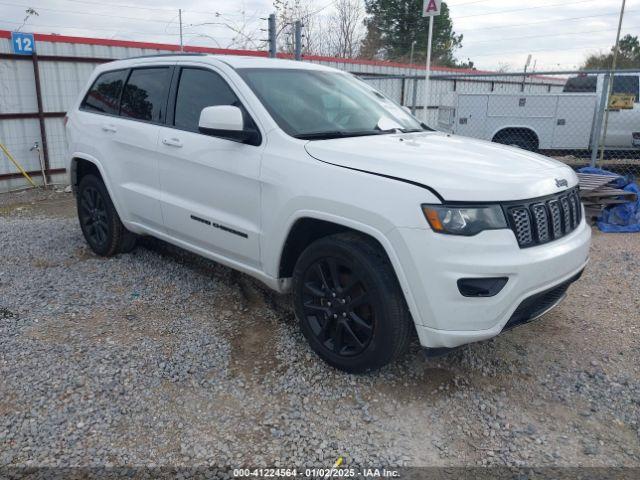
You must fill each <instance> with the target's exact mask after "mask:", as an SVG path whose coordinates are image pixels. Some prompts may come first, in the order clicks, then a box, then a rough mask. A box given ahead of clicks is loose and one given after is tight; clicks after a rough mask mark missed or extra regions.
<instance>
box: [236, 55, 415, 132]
mask: <svg viewBox="0 0 640 480" xmlns="http://www.w3.org/2000/svg"><path fill="white" fill-rule="evenodd" d="M238 72H239V73H240V75H241V76H242V78H243V79H244V80H245V82H247V84H248V85H249V87H250V88H251V89H252V90H253V92H254V93H255V94H256V95H257V96H258V98H259V99H260V101H261V102H262V103H263V105H264V106H265V107H266V109H267V110H268V111H269V113H270V114H271V116H272V117H273V119H274V120H275V121H276V122H277V123H278V125H279V126H280V128H282V129H283V130H284V131H285V132H287V133H288V134H289V135H291V136H293V137H296V138H306V139H320V138H337V137H348V136H357V135H376V134H382V133H389V132H395V131H398V130H399V131H403V132H415V131H422V130H424V128H423V126H422V125H421V123H420V122H419V121H418V120H416V119H415V118H414V117H413V116H411V115H410V114H409V113H407V112H406V111H404V110H403V109H402V107H400V106H399V105H397V104H396V103H394V102H392V101H391V100H389V99H388V98H386V97H385V96H384V95H382V94H381V93H379V92H377V91H375V90H373V89H372V88H370V87H369V86H368V85H367V84H365V83H364V82H362V81H360V80H358V79H356V78H354V77H352V76H351V75H349V74H346V73H341V72H327V71H321V70H302V69H300V70H298V69H270V68H269V69H267V68H248V69H239V70H238Z"/></svg>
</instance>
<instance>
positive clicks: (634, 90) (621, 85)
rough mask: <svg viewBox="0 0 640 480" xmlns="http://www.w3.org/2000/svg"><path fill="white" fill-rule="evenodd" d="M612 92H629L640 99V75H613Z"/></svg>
mask: <svg viewBox="0 0 640 480" xmlns="http://www.w3.org/2000/svg"><path fill="white" fill-rule="evenodd" d="M612 93H614V94H616V93H628V94H631V95H633V96H634V97H635V101H636V102H637V101H638V77H637V76H635V75H616V76H614V77H613V90H612Z"/></svg>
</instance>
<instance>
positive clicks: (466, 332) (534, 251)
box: [390, 220, 591, 348]
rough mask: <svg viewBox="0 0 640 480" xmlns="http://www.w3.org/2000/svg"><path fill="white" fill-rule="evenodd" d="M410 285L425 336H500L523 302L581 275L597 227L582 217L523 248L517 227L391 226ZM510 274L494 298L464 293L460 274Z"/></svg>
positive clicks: (439, 344) (456, 341) (433, 339)
mask: <svg viewBox="0 0 640 480" xmlns="http://www.w3.org/2000/svg"><path fill="white" fill-rule="evenodd" d="M390 236H391V237H392V241H393V243H394V244H395V245H396V251H398V252H399V255H398V256H399V261H400V264H401V267H402V269H403V272H404V276H405V278H406V281H407V284H408V287H407V289H408V290H409V291H408V292H407V294H408V296H409V297H410V298H409V302H408V303H409V305H410V307H411V313H412V315H413V318H414V321H415V324H416V330H417V332H418V336H419V338H420V343H421V344H422V345H423V346H424V347H427V348H452V347H456V346H459V345H463V344H465V343H471V342H476V341H481V340H485V339H488V338H491V337H494V336H496V335H498V334H499V333H500V332H501V331H502V330H503V329H504V328H505V327H506V326H507V323H508V322H509V320H510V319H511V318H512V317H513V316H514V314H515V313H516V309H517V308H518V307H519V306H520V305H521V304H523V302H524V301H525V300H526V299H528V298H531V297H532V296H534V295H536V294H539V293H541V292H546V291H548V290H550V289H552V288H554V287H556V286H559V285H561V284H563V283H565V282H568V283H571V282H570V281H571V279H572V278H573V277H575V276H576V275H578V274H579V273H580V272H581V271H582V270H583V269H584V267H585V265H586V263H587V261H588V256H589V246H590V239H591V229H590V227H589V226H588V225H587V224H586V222H585V221H584V220H582V222H581V224H580V225H579V226H578V227H577V228H576V229H575V230H574V231H573V232H571V233H570V234H569V235H567V236H566V237H563V238H561V239H559V240H556V241H554V242H550V243H547V244H544V245H539V246H536V247H530V248H526V249H521V248H520V247H518V244H517V242H516V239H515V236H514V234H513V232H512V231H510V230H492V231H485V232H482V233H480V234H478V235H476V236H473V237H456V236H451V235H441V234H437V233H434V232H432V231H430V230H424V229H411V228H398V229H396V230H394V231H392V232H391V234H390ZM469 277H471V278H478V277H507V278H508V281H507V284H506V285H505V286H504V288H503V289H502V290H501V291H500V292H499V293H498V294H497V295H495V296H493V297H479V298H470V297H464V296H462V294H461V293H460V291H459V290H458V287H457V280H458V279H460V278H469Z"/></svg>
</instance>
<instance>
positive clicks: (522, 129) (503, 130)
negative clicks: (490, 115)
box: [491, 125, 540, 149]
mask: <svg viewBox="0 0 640 480" xmlns="http://www.w3.org/2000/svg"><path fill="white" fill-rule="evenodd" d="M507 135H520V136H529V138H531V139H533V140H534V142H535V148H536V149H537V148H539V147H540V135H538V132H537V131H536V129H535V128H534V127H532V126H530V125H509V126H506V127H505V126H502V127H500V128H499V129H497V130H496V131H495V132H494V133H493V135H492V136H491V141H492V142H496V139H497V138H499V137H503V136H507ZM498 143H500V142H498Z"/></svg>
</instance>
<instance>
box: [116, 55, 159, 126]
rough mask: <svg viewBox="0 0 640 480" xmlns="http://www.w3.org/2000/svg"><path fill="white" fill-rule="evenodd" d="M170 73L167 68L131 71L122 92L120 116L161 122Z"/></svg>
mask: <svg viewBox="0 0 640 480" xmlns="http://www.w3.org/2000/svg"><path fill="white" fill-rule="evenodd" d="M170 72H171V70H170V69H169V68H168V67H164V68H139V69H135V70H133V71H132V72H131V75H130V76H129V80H128V81H127V84H126V85H125V87H124V91H123V92H122V103H121V107H120V115H121V116H123V117H126V118H134V119H136V120H145V121H149V122H161V121H162V120H163V117H164V113H165V112H164V111H165V106H166V101H167V90H168V87H169V83H170V81H171V77H170Z"/></svg>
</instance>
